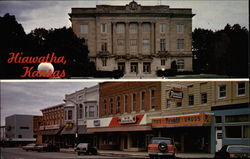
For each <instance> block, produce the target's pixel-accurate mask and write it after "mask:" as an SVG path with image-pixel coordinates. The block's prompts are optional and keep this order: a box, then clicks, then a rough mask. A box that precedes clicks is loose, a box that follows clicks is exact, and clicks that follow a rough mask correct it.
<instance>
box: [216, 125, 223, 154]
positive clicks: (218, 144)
mask: <svg viewBox="0 0 250 159" xmlns="http://www.w3.org/2000/svg"><path fill="white" fill-rule="evenodd" d="M221 147H222V130H218V128H217V129H216V152H217V151H219V150H220V149H221Z"/></svg>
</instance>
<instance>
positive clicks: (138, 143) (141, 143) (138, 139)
mask: <svg viewBox="0 0 250 159" xmlns="http://www.w3.org/2000/svg"><path fill="white" fill-rule="evenodd" d="M131 141H132V143H131V147H137V148H144V147H145V136H144V135H141V134H138V135H132V136H131Z"/></svg>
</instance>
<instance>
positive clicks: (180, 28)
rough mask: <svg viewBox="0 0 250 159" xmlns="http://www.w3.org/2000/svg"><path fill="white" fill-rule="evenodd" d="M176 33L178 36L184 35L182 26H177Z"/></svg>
mask: <svg viewBox="0 0 250 159" xmlns="http://www.w3.org/2000/svg"><path fill="white" fill-rule="evenodd" d="M177 33H179V34H182V33H184V25H183V24H177Z"/></svg>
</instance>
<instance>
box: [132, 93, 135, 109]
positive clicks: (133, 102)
mask: <svg viewBox="0 0 250 159" xmlns="http://www.w3.org/2000/svg"><path fill="white" fill-rule="evenodd" d="M132 96H133V99H132V111H135V108H136V94H135V93H133V95H132Z"/></svg>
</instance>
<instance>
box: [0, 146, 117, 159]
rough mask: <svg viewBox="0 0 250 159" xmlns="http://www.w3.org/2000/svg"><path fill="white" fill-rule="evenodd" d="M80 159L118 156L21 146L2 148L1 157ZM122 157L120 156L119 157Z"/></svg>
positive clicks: (8, 158)
mask: <svg viewBox="0 0 250 159" xmlns="http://www.w3.org/2000/svg"><path fill="white" fill-rule="evenodd" d="M74 158H76V159H78V158H79V159H80V158H117V157H108V156H100V155H95V156H94V155H81V156H78V155H77V154H73V153H63V152H36V151H28V152H26V151H24V150H22V149H21V148H1V159H74ZM119 158H120V157H119Z"/></svg>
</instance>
